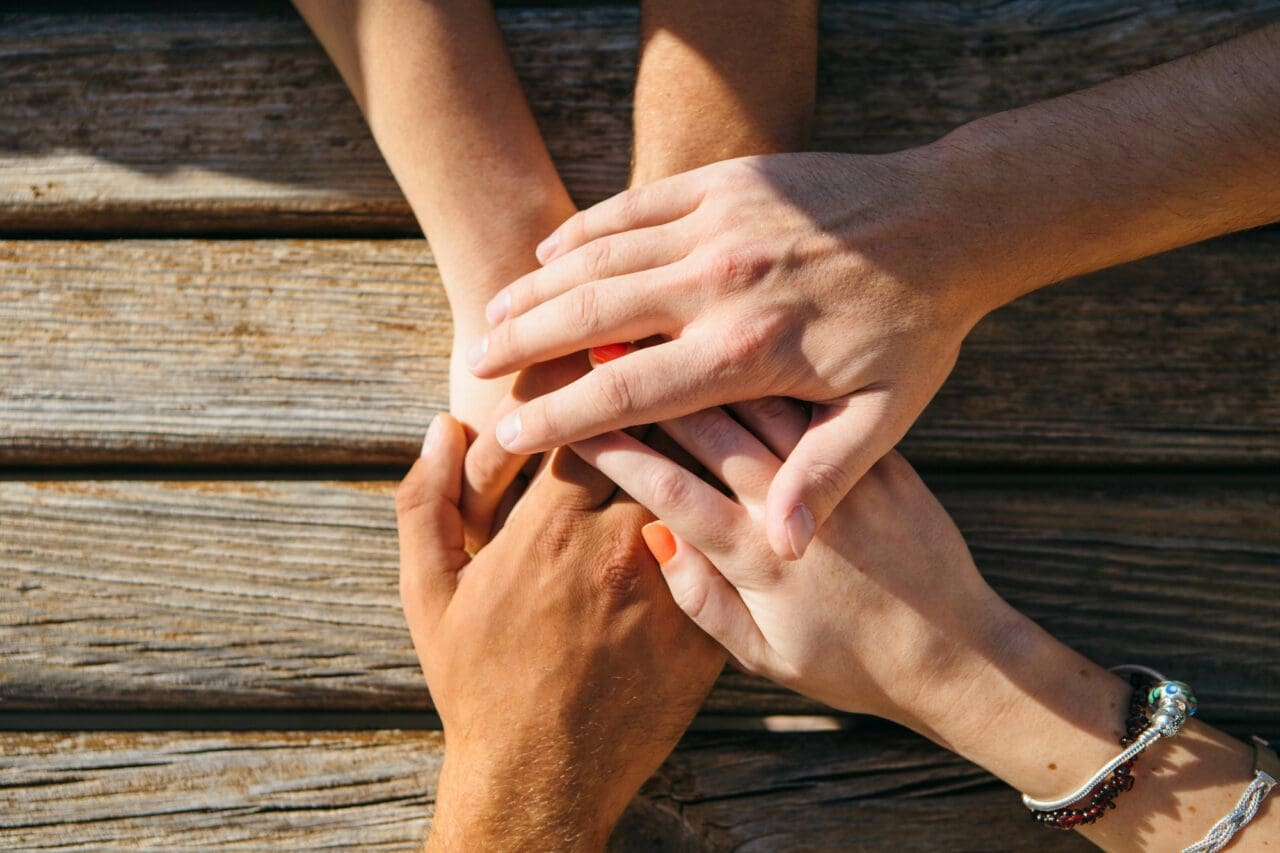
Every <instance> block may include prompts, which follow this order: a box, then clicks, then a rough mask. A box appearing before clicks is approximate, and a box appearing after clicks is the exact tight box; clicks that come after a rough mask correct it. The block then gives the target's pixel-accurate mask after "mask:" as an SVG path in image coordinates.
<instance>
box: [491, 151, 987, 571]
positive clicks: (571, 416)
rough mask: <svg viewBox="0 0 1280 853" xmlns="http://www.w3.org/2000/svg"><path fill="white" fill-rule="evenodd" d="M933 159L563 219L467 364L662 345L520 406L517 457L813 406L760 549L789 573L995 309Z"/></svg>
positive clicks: (680, 188)
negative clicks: (607, 436)
mask: <svg viewBox="0 0 1280 853" xmlns="http://www.w3.org/2000/svg"><path fill="white" fill-rule="evenodd" d="M944 171H945V170H943V169H942V168H941V167H940V164H939V163H938V162H937V161H936V158H935V157H934V156H933V155H932V153H931V152H930V151H929V150H928V149H917V150H913V151H906V152H902V153H899V154H893V155H887V156H879V157H860V156H853V155H827V154H783V155H771V156H764V157H748V158H742V159H739V160H731V161H726V162H724V163H718V164H714V165H711V166H707V167H704V168H701V169H696V170H694V171H691V172H688V173H685V174H683V175H678V176H676V177H673V178H668V179H666V180H664V181H659V182H657V183H655V184H651V185H649V186H646V187H641V188H637V189H632V190H629V191H628V192H626V193H623V194H621V195H619V196H615V197H614V198H612V199H610V200H608V201H605V202H602V203H601V204H598V205H596V206H595V207H593V208H590V209H588V210H585V211H583V212H581V213H578V214H576V215H575V216H573V217H571V218H570V219H569V220H568V221H567V222H566V223H565V224H564V225H563V226H561V227H560V228H559V229H558V230H557V231H556V232H555V233H554V234H553V235H552V236H551V237H549V238H548V239H547V241H546V242H544V243H543V244H542V246H540V247H539V258H540V260H542V261H543V263H544V266H543V267H542V268H541V269H539V270H536V271H534V272H532V273H529V274H528V275H526V276H524V277H523V278H521V279H519V280H517V281H516V282H515V283H513V284H512V285H510V286H509V287H507V288H506V289H505V290H503V291H502V292H500V293H499V294H498V296H497V297H495V299H494V300H493V301H492V302H491V303H490V304H489V309H488V317H489V320H490V322H491V323H493V324H494V325H493V328H492V329H491V330H490V332H489V333H488V335H487V336H485V337H483V338H481V339H480V340H479V341H478V342H477V343H476V345H475V347H474V348H473V350H472V351H471V359H472V365H473V369H474V371H475V372H476V374H477V375H479V376H485V377H494V376H499V375H502V374H505V373H508V372H510V371H512V370H516V369H518V368H522V367H526V366H528V365H530V364H533V363H535V362H538V361H543V360H546V359H549V358H553V357H556V356H561V355H564V354H566V353H570V352H574V351H578V350H582V349H586V348H588V347H595V346H600V345H606V344H611V343H616V342H619V341H639V340H642V339H645V338H650V337H654V336H658V337H660V338H661V339H663V342H661V343H658V344H657V345H655V346H651V347H647V348H641V349H639V350H637V351H635V352H631V353H629V354H627V355H625V356H624V357H622V358H618V359H616V360H615V361H613V362H611V363H610V364H608V365H606V366H604V367H602V368H601V369H599V370H597V371H594V372H593V373H592V374H590V375H588V376H586V377H584V378H582V379H581V380H579V381H577V382H575V383H573V384H571V385H570V386H568V387H567V388H564V389H562V390H560V391H558V392H556V393H553V394H548V395H546V396H545V397H542V398H539V399H535V400H532V401H530V402H528V403H526V404H525V405H523V406H521V407H520V408H519V409H518V410H516V411H515V412H514V413H513V414H511V415H510V416H509V417H508V418H507V419H506V420H504V421H503V422H502V423H501V424H500V425H499V427H498V438H499V440H500V441H502V443H503V444H504V446H506V447H507V448H508V449H510V450H512V451H516V452H521V453H528V452H534V451H539V450H545V449H548V448H551V447H555V446H559V445H562V444H565V443H568V442H572V441H577V440H580V439H583V438H587V437H589V436H592V435H598V434H600V433H602V432H605V431H607V430H611V429H617V428H620V427H625V426H630V425H633V424H638V423H651V422H658V421H662V420H666V419H669V418H673V417H678V416H681V415H686V414H689V413H691V412H694V411H698V410H701V409H705V408H708V407H710V406H713V405H723V404H728V403H734V402H738V401H741V400H749V399H756V398H759V397H765V396H770V395H777V396H786V397H794V398H798V399H802V400H806V401H811V402H812V403H813V408H812V414H811V416H810V418H809V422H808V424H807V429H806V430H805V432H804V434H803V436H802V437H801V438H800V440H799V443H798V445H797V447H796V449H795V452H794V453H793V454H792V455H791V456H790V457H789V458H788V459H787V461H786V463H785V464H784V465H783V466H782V467H781V468H780V469H779V471H778V475H777V477H776V479H775V481H774V482H773V484H772V488H771V489H770V490H769V494H768V499H767V504H768V509H767V517H768V524H767V528H766V529H767V533H768V536H769V541H770V542H771V544H772V545H773V547H774V550H775V551H776V552H777V553H778V554H779V555H781V556H784V557H787V558H791V559H794V558H796V557H798V556H800V555H801V554H803V553H804V551H805V548H806V547H807V545H808V543H809V541H810V539H811V538H812V536H813V534H814V532H815V530H816V528H818V527H820V526H821V525H822V523H823V522H824V521H825V520H826V518H827V517H828V516H829V515H830V513H831V512H832V511H833V510H834V509H835V507H836V505H837V504H839V502H840V501H841V500H842V499H843V497H844V496H845V494H846V493H847V492H848V491H849V489H850V488H851V487H852V486H853V484H854V483H856V482H857V481H858V479H859V478H860V477H861V476H862V474H863V473H865V472H866V471H867V470H868V469H869V468H870V467H871V466H872V465H873V464H874V463H875V462H876V460H878V459H880V458H881V457H882V456H884V455H885V454H886V453H887V452H889V450H890V449H891V448H892V447H893V446H894V445H895V444H896V443H897V442H898V440H899V439H901V437H902V436H903V434H904V433H905V432H906V430H907V429H908V427H909V426H910V425H911V423H912V422H913V421H914V420H915V419H916V417H917V416H918V415H919V413H920V411H921V410H922V409H923V408H924V406H925V405H926V404H927V403H928V401H929V400H930V399H931V398H932V397H933V395H934V393H935V392H936V391H937V389H938V387H939V386H940V385H941V384H942V382H943V381H944V380H945V379H946V377H947V375H948V373H949V372H950V371H951V368H952V366H953V364H954V363H955V359H956V356H957V354H958V352H959V348H960V343H961V341H962V339H963V338H964V336H965V334H966V333H967V332H968V331H969V329H970V328H971V327H972V326H973V324H974V323H975V322H976V321H977V320H978V318H979V317H980V316H981V315H982V314H983V313H984V312H985V310H987V309H988V308H990V307H991V306H988V305H984V304H982V302H981V300H980V299H979V298H978V297H977V296H976V295H975V291H974V289H973V288H970V287H968V286H967V285H966V286H962V285H961V283H960V281H959V273H960V270H961V269H966V268H968V267H966V266H964V265H962V264H960V263H957V262H956V259H955V258H952V257H950V254H951V247H952V245H953V239H952V237H951V236H950V235H949V234H948V233H947V226H946V225H945V223H944V222H943V221H942V217H941V216H939V215H937V213H936V211H938V210H939V209H940V208H941V207H942V202H941V199H942V197H943V196H944V195H945V194H946V191H947V189H946V180H945V178H944V174H943V172H944Z"/></svg>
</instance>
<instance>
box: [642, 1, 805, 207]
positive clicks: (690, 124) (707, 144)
mask: <svg viewBox="0 0 1280 853" xmlns="http://www.w3.org/2000/svg"><path fill="white" fill-rule="evenodd" d="M641 31H642V33H641V40H642V45H643V47H642V50H641V54H640V63H639V68H638V70H637V73H636V91H635V108H634V117H633V122H632V123H633V126H634V129H635V145H634V152H633V163H632V174H631V183H632V185H638V184H645V183H649V182H651V181H655V180H658V179H659V178H664V177H667V176H669V175H674V174H677V173H679V172H684V171H687V170H689V169H693V168H697V167H698V166H703V165H706V164H708V163H714V162H717V161H719V160H726V159H729V158H731V157H741V156H744V155H748V154H770V153H775V152H780V151H799V150H802V149H803V148H804V147H805V145H806V144H807V143H808V140H809V131H810V125H811V124H812V121H813V101H814V87H815V85H816V82H815V81H816V77H817V43H818V3H817V0H793V2H788V3H781V4H780V3H776V2H774V0H645V2H644V3H643V4H642V6H641Z"/></svg>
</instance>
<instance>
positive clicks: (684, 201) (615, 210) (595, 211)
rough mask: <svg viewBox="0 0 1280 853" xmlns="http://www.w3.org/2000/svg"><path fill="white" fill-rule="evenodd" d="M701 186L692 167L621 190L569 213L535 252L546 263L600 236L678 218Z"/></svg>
mask: <svg viewBox="0 0 1280 853" xmlns="http://www.w3.org/2000/svg"><path fill="white" fill-rule="evenodd" d="M703 186H705V183H704V181H703V179H702V177H701V175H699V174H697V172H696V170H695V171H693V172H685V173H683V174H679V175H674V176H672V177H670V178H665V179H663V180H661V181H655V182H654V183H652V184H646V185H644V186H642V187H633V188H631V189H629V190H626V191H624V192H620V193H618V194H617V195H615V196H613V197H612V198H607V199H605V200H604V201H602V202H600V203H598V204H594V205H592V206H591V207H588V208H587V209H586V210H582V211H579V212H578V213H575V214H574V215H573V216H570V217H569V218H568V219H566V220H565V221H564V223H563V224H562V225H561V226H560V227H559V228H557V229H556V230H555V231H553V232H551V234H550V235H549V236H548V237H547V238H546V239H545V240H543V241H542V242H541V243H539V244H538V248H537V249H535V250H534V254H536V255H537V257H538V261H539V263H543V264H546V263H550V262H551V261H552V260H554V259H555V258H558V257H560V256H561V255H563V254H565V253H566V252H570V251H573V250H574V249H576V248H578V247H579V246H581V245H583V244H584V243H589V242H591V241H592V240H596V239H598V238H600V237H605V236H608V235H609V234H616V233H617V232H619V231H630V230H632V229H634V228H648V227H650V226H654V225H661V224H662V223H664V222H671V221H672V220H674V219H679V218H680V217H681V216H684V215H685V214H686V213H689V212H690V211H691V210H693V209H694V208H696V207H697V206H698V205H699V204H700V203H701V202H702V195H703V192H704V190H703Z"/></svg>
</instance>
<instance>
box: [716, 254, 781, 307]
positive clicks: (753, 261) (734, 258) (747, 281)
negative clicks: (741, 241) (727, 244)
mask: <svg viewBox="0 0 1280 853" xmlns="http://www.w3.org/2000/svg"><path fill="white" fill-rule="evenodd" d="M772 266H773V262H772V260H771V259H770V258H769V256H768V255H766V254H765V253H763V252H762V251H760V250H759V249H750V248H735V249H724V250H721V251H718V252H715V253H714V254H712V255H711V257H710V259H709V260H708V261H707V262H706V267H705V269H704V279H705V282H706V285H707V286H708V287H709V288H710V289H712V290H713V291H714V292H715V293H717V294H719V295H722V296H727V295H730V294H734V293H738V292H740V291H743V290H745V289H747V288H749V287H751V286H752V285H753V284H755V283H756V282H758V281H759V280H760V279H762V278H763V277H764V276H765V275H767V274H768V272H769V270H770V269H771V268H772Z"/></svg>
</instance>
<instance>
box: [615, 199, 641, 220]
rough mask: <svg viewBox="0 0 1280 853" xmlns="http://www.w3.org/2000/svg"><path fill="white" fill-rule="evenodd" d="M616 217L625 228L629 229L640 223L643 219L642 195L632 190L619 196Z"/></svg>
mask: <svg viewBox="0 0 1280 853" xmlns="http://www.w3.org/2000/svg"><path fill="white" fill-rule="evenodd" d="M615 215H616V216H617V220H618V223H619V225H621V226H622V227H623V228H629V227H631V226H632V224H633V223H635V222H638V221H639V220H640V217H641V204H640V193H639V192H637V191H636V190H634V189H632V190H627V191H626V192H624V193H622V194H621V195H620V196H618V208H617V210H616V211H615Z"/></svg>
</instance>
